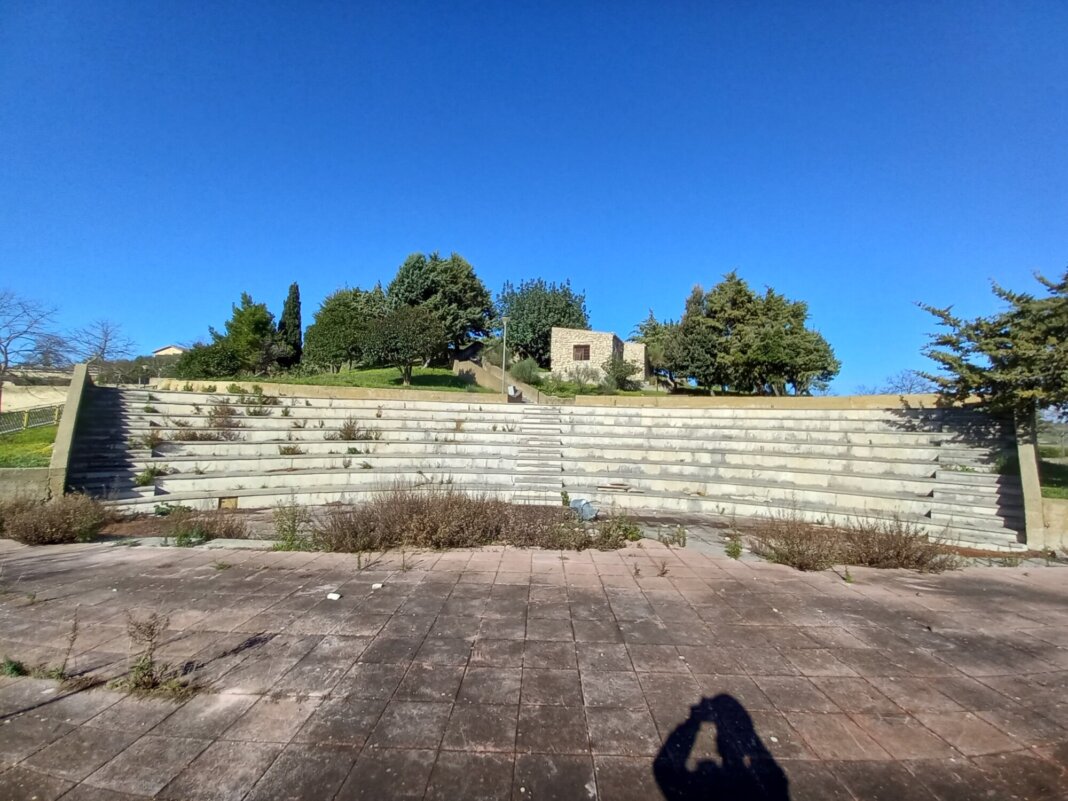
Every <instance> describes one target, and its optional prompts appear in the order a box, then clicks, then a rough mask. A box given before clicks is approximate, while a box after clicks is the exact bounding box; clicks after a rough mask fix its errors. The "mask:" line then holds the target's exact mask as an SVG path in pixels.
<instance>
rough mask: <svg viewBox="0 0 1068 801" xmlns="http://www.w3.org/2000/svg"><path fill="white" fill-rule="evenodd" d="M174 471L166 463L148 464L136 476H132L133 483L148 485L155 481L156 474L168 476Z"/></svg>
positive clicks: (142, 485)
mask: <svg viewBox="0 0 1068 801" xmlns="http://www.w3.org/2000/svg"><path fill="white" fill-rule="evenodd" d="M173 472H175V471H174V470H171V468H169V467H167V466H166V465H162V464H160V465H157V464H154V465H149V466H148V467H146V468H145V469H144V470H142V471H141V472H140V473H138V474H137V475H136V476H134V485H135V486H138V487H150V486H152V485H153V484H155V483H156V478H157V477H158V476H168V475H170V474H171V473H173Z"/></svg>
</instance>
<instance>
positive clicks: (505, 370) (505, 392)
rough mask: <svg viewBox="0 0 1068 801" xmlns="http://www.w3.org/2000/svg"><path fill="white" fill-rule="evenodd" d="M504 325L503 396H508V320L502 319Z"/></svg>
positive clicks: (502, 345)
mask: <svg viewBox="0 0 1068 801" xmlns="http://www.w3.org/2000/svg"><path fill="white" fill-rule="evenodd" d="M501 322H503V323H504V342H502V343H501V394H502V395H506V396H507V395H508V318H507V317H502V318H501Z"/></svg>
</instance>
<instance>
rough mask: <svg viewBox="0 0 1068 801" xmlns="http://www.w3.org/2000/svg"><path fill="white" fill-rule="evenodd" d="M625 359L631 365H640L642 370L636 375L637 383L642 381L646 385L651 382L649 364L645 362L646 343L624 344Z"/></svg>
mask: <svg viewBox="0 0 1068 801" xmlns="http://www.w3.org/2000/svg"><path fill="white" fill-rule="evenodd" d="M623 358H624V359H626V360H627V361H628V362H630V363H631V364H636V365H638V368H639V369H640V370H641V372H640V373H637V374H635V376H634V380H635V381H641V382H642V383H643V384H644V383H645V382H646V381H648V380H649V363H648V362H647V361H646V360H645V343H644V342H624V343H623Z"/></svg>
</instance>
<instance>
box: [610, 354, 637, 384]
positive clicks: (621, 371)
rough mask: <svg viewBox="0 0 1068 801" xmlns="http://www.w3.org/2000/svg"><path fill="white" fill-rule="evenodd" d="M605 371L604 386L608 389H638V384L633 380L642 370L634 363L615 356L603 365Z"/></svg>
mask: <svg viewBox="0 0 1068 801" xmlns="http://www.w3.org/2000/svg"><path fill="white" fill-rule="evenodd" d="M601 370H603V371H604V385H605V387H607V388H608V389H623V390H627V389H636V388H637V384H636V382H635V381H634V380H633V379H632V378H631V376H633V375H634V374H635V373H637V372H639V371H640V370H641V368H640V367H639V366H638V365H636V364H634V363H633V362H628V361H627V360H626V359H624V358H623V357H622V356H613V357H612V358H611V359H609V360H608V361H606V362H605V363H604V364H602V365H601Z"/></svg>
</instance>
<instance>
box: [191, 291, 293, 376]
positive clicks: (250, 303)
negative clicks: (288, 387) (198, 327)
mask: <svg viewBox="0 0 1068 801" xmlns="http://www.w3.org/2000/svg"><path fill="white" fill-rule="evenodd" d="M210 330H211V336H212V339H213V340H214V341H215V342H216V343H219V342H225V343H226V345H227V347H229V348H230V350H232V351H233V353H234V354H235V355H236V356H237V358H238V360H239V361H240V363H241V370H242V372H248V373H253V374H257V375H258V374H260V373H264V372H267V371H268V370H270V369H271V368H272V367H273V366H274V365H276V364H277V363H278V361H279V360H280V359H284V358H286V357H287V356H288V354H289V350H288V347H287V346H286V345H285V344H284V343H282V342H281V341H280V340H279V339H278V331H277V329H276V328H275V325H274V315H273V314H271V313H270V312H269V311H268V310H267V305H266V304H264V303H256V302H255V301H254V300H253V299H252V296H251V295H250V294H249V293H248V292H242V293H241V303H240V304H235V305H234V306H233V309H232V313H231V315H230V319H229V320H227V321H226V326H225V331H224V332H223V333H220V332H218V331H216V330H215V329H214V328H212V329H210Z"/></svg>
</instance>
